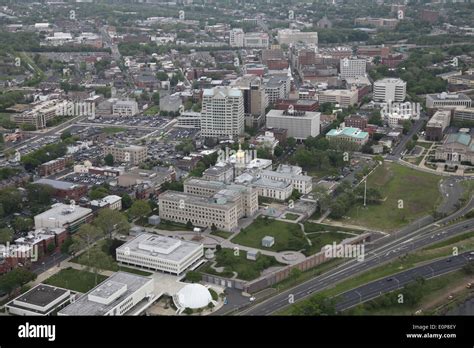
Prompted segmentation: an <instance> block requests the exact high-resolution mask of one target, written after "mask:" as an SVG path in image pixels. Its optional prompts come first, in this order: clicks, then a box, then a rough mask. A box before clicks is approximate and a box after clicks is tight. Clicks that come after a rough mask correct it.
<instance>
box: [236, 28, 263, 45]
mask: <svg viewBox="0 0 474 348" xmlns="http://www.w3.org/2000/svg"><path fill="white" fill-rule="evenodd" d="M269 44H270V39H269V37H268V34H267V33H244V31H243V30H242V29H240V28H235V29H232V30H230V32H229V45H230V46H232V47H239V48H240V47H247V48H268V46H269Z"/></svg>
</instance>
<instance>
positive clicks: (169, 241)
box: [117, 233, 201, 262]
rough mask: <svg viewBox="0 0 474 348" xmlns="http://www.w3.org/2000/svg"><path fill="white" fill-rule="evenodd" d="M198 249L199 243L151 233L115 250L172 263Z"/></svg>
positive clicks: (179, 260) (141, 235) (143, 234)
mask: <svg viewBox="0 0 474 348" xmlns="http://www.w3.org/2000/svg"><path fill="white" fill-rule="evenodd" d="M126 248H128V249H126ZM199 248H201V244H200V243H194V242H188V241H184V240H180V239H176V238H170V237H165V236H160V235H156V234H151V233H142V234H140V235H138V236H137V237H135V238H134V239H132V240H131V241H128V242H127V243H125V244H123V245H122V246H120V247H119V248H118V249H117V250H127V251H130V253H131V254H133V253H138V254H141V255H143V256H153V257H159V258H161V259H166V260H170V261H174V262H181V261H182V260H184V259H185V258H186V257H188V256H189V255H190V254H192V253H193V252H195V251H196V250H198V249H199Z"/></svg>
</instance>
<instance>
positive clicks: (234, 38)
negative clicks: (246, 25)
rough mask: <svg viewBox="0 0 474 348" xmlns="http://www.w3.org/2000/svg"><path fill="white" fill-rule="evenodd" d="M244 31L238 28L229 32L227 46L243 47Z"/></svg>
mask: <svg viewBox="0 0 474 348" xmlns="http://www.w3.org/2000/svg"><path fill="white" fill-rule="evenodd" d="M244 35H245V33H244V31H243V30H242V29H240V28H235V29H232V30H231V31H230V32H229V44H230V45H231V46H232V47H244Z"/></svg>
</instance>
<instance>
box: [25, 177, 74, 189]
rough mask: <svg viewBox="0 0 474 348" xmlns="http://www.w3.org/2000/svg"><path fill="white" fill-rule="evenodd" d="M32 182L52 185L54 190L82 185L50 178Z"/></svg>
mask: <svg viewBox="0 0 474 348" xmlns="http://www.w3.org/2000/svg"><path fill="white" fill-rule="evenodd" d="M34 184H40V185H48V186H51V187H53V188H54V189H56V190H72V189H75V188H76V187H81V186H83V185H78V184H73V183H70V182H67V181H61V180H52V179H39V180H36V181H35V182H34Z"/></svg>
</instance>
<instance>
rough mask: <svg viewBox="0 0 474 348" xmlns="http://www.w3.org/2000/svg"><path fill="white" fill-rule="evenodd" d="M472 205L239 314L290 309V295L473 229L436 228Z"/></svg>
mask: <svg viewBox="0 0 474 348" xmlns="http://www.w3.org/2000/svg"><path fill="white" fill-rule="evenodd" d="M473 205H474V199H471V201H470V202H469V203H468V204H467V205H466V207H464V208H463V209H461V210H460V211H459V212H456V213H455V214H453V215H452V216H450V217H448V218H445V219H442V220H440V221H438V222H437V223H436V224H434V223H433V224H430V225H428V226H425V227H422V228H420V229H415V230H414V231H410V230H406V231H404V232H403V233H402V232H399V233H398V234H396V235H392V236H390V237H387V238H381V239H380V240H379V241H381V240H382V239H383V240H384V244H383V245H381V246H379V247H375V248H374V249H372V250H369V251H367V252H366V257H365V259H364V261H361V262H359V261H357V260H354V259H351V260H349V261H347V262H345V263H344V264H342V265H340V266H338V267H336V268H334V269H332V270H330V271H328V272H326V273H325V274H323V275H321V276H318V277H315V278H313V279H311V280H309V281H307V282H305V283H303V284H300V285H298V286H296V287H294V288H292V289H290V290H287V291H285V292H282V293H281V294H278V295H276V296H273V297H271V298H269V299H268V300H265V301H263V302H261V303H257V304H256V305H254V306H252V307H251V308H248V309H244V310H243V311H241V312H240V313H239V314H242V315H269V314H271V313H274V312H276V311H279V310H281V309H283V308H285V307H287V306H289V305H290V303H289V298H290V295H292V298H293V299H294V301H295V302H297V301H299V300H302V299H304V298H306V297H307V296H309V295H311V294H312V293H315V292H318V291H322V290H324V289H327V288H329V287H331V286H333V285H335V284H337V283H339V282H341V281H343V280H346V279H348V278H351V277H353V276H355V275H357V274H360V273H362V272H365V271H368V270H370V269H372V268H374V267H377V266H380V265H382V264H383V263H385V262H389V261H391V260H394V259H396V258H398V257H400V256H402V255H404V254H406V253H408V252H411V251H414V250H416V249H420V248H423V247H425V246H427V245H429V244H433V243H435V242H438V241H442V240H445V239H448V238H450V237H453V236H455V235H458V234H462V233H465V232H467V231H471V230H474V219H469V220H465V221H461V222H459V223H454V224H451V225H447V226H439V225H441V224H443V223H448V222H449V221H452V219H455V218H457V217H459V216H461V215H463V212H466V211H469V210H470V209H472V208H473ZM438 226H439V227H438ZM374 246H376V245H374ZM368 247H370V246H368Z"/></svg>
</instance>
